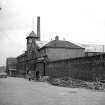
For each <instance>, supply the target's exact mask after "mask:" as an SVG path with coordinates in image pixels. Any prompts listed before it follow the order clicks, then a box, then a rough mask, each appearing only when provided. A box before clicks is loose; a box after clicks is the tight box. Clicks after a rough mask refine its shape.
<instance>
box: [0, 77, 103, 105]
mask: <svg viewBox="0 0 105 105" xmlns="http://www.w3.org/2000/svg"><path fill="white" fill-rule="evenodd" d="M0 105H105V92H103V91H93V90H88V89H80V88H64V87H57V86H52V85H50V84H48V83H46V82H35V81H28V80H27V79H23V78H12V77H8V78H0Z"/></svg>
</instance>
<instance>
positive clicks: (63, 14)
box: [0, 0, 105, 65]
mask: <svg viewBox="0 0 105 105" xmlns="http://www.w3.org/2000/svg"><path fill="white" fill-rule="evenodd" d="M0 7H2V10H1V11H0V49H1V50H0V65H4V64H5V60H6V57H16V56H18V55H19V54H21V53H22V52H24V51H25V49H26V39H25V38H26V36H28V34H29V33H30V32H31V31H32V19H33V17H34V21H35V22H34V24H35V26H34V27H35V28H34V31H35V32H36V19H37V16H40V18H41V40H44V41H50V40H51V38H52V39H54V37H55V36H56V35H58V36H59V37H60V39H63V38H65V39H66V40H68V41H71V42H74V43H88V44H105V38H104V36H105V0H0Z"/></svg>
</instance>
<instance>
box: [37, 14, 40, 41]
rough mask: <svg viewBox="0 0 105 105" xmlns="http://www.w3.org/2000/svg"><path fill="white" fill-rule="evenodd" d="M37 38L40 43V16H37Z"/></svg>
mask: <svg viewBox="0 0 105 105" xmlns="http://www.w3.org/2000/svg"><path fill="white" fill-rule="evenodd" d="M37 37H38V40H39V41H40V16H37Z"/></svg>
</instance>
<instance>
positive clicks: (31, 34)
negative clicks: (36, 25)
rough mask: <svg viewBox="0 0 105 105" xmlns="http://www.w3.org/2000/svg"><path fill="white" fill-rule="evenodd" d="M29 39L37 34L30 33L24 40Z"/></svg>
mask: <svg viewBox="0 0 105 105" xmlns="http://www.w3.org/2000/svg"><path fill="white" fill-rule="evenodd" d="M29 37H37V34H36V33H35V32H34V31H32V32H31V33H30V34H29V36H27V37H26V39H27V38H29Z"/></svg>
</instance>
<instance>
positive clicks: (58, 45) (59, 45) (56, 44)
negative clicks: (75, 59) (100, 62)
mask: <svg viewBox="0 0 105 105" xmlns="http://www.w3.org/2000/svg"><path fill="white" fill-rule="evenodd" d="M43 47H51V48H55V47H56V48H70V49H84V48H82V47H80V46H78V45H76V44H74V43H71V42H69V41H63V40H53V41H50V42H49V43H47V44H45V45H44V46H43Z"/></svg>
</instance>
